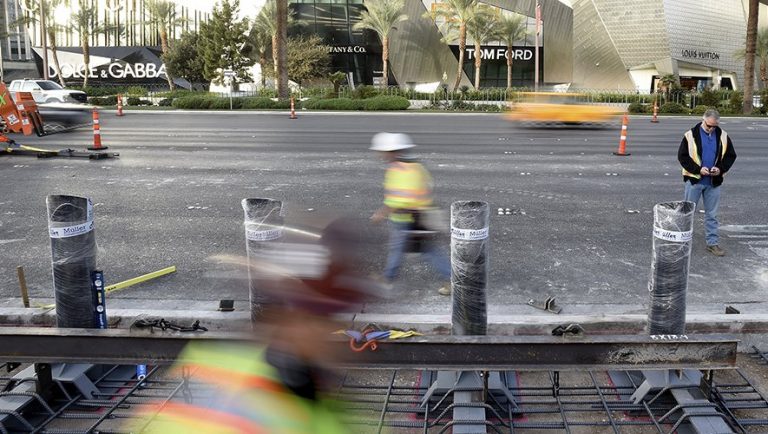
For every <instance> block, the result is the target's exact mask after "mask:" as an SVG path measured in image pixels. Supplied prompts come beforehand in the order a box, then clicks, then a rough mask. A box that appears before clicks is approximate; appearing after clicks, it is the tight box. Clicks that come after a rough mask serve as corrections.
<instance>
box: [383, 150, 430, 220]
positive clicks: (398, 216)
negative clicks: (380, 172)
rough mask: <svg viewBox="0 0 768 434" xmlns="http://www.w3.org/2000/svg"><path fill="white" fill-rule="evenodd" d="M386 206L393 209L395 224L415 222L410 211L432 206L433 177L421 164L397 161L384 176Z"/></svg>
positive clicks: (391, 215)
mask: <svg viewBox="0 0 768 434" xmlns="http://www.w3.org/2000/svg"><path fill="white" fill-rule="evenodd" d="M384 205H386V206H388V207H389V208H391V209H392V213H390V215H389V218H390V220H392V221H394V222H413V217H412V215H411V214H410V213H409V212H407V211H409V210H418V209H424V208H427V207H429V206H431V205H432V177H431V176H430V175H429V172H427V169H425V168H424V166H422V165H421V164H419V163H406V162H402V161H396V162H394V163H392V164H390V166H389V168H387V172H386V174H385V175H384Z"/></svg>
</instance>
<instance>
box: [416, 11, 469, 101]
mask: <svg viewBox="0 0 768 434" xmlns="http://www.w3.org/2000/svg"><path fill="white" fill-rule="evenodd" d="M476 11H477V0H445V1H444V2H443V3H439V4H438V7H436V8H435V9H433V11H432V12H427V13H425V14H424V15H425V16H426V17H429V18H432V20H433V21H437V19H438V18H442V19H444V20H445V21H444V23H443V27H444V28H445V29H444V34H446V35H451V34H456V35H457V36H456V39H458V41H459V66H458V67H457V70H456V81H455V82H454V83H453V90H454V92H455V91H456V90H457V89H458V88H459V84H460V83H461V72H462V70H463V69H464V50H465V49H466V48H467V24H469V22H470V21H472V20H473V19H474V16H475V12H476ZM454 40H455V39H454ZM447 41H448V39H447V38H443V42H447Z"/></svg>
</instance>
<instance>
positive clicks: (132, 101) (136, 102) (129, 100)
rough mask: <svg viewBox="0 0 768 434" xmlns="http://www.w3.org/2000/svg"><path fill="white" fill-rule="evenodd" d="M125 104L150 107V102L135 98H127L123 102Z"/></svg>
mask: <svg viewBox="0 0 768 434" xmlns="http://www.w3.org/2000/svg"><path fill="white" fill-rule="evenodd" d="M125 103H126V105H152V101H150V100H146V99H141V98H137V97H135V96H129V97H128V98H127V99H126V100H125Z"/></svg>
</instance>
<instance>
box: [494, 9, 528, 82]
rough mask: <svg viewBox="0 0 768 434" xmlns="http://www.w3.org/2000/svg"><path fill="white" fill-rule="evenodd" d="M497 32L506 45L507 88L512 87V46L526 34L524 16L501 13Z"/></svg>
mask: <svg viewBox="0 0 768 434" xmlns="http://www.w3.org/2000/svg"><path fill="white" fill-rule="evenodd" d="M499 34H500V38H501V40H502V41H503V42H504V44H506V45H507V53H506V54H507V89H509V88H511V87H512V62H513V60H514V57H515V56H514V53H512V46H513V45H514V44H515V42H517V41H522V40H524V39H525V38H526V37H527V36H528V30H527V29H526V24H525V17H523V16H522V15H519V14H514V15H502V16H501V18H500V19H499Z"/></svg>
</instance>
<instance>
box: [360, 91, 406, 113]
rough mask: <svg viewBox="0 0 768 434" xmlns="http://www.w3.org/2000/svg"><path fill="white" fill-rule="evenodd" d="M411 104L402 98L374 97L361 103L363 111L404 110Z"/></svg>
mask: <svg viewBox="0 0 768 434" xmlns="http://www.w3.org/2000/svg"><path fill="white" fill-rule="evenodd" d="M410 105H411V103H410V102H409V101H408V99H407V98H405V97H402V96H383V95H382V96H376V97H373V98H369V99H366V100H364V101H363V110H405V109H407V108H408V107H409V106H410Z"/></svg>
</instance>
